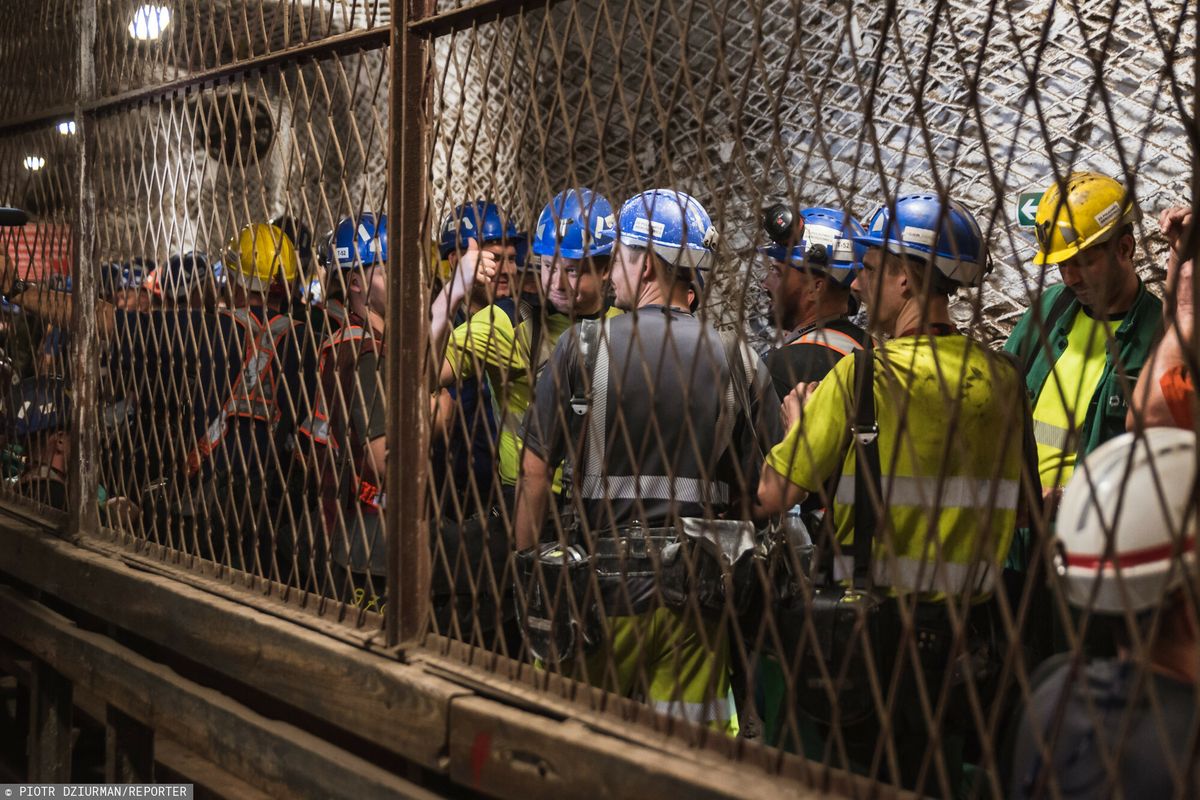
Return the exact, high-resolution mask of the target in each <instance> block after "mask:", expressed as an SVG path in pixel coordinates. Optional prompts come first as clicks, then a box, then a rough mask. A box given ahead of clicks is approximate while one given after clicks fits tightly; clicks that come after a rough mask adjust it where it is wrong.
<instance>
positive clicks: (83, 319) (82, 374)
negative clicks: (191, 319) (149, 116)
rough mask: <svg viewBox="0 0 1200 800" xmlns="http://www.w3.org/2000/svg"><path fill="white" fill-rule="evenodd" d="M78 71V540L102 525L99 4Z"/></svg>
mask: <svg viewBox="0 0 1200 800" xmlns="http://www.w3.org/2000/svg"><path fill="white" fill-rule="evenodd" d="M76 20H77V24H78V25H79V73H78V76H77V79H78V84H77V86H76V92H75V133H76V136H75V147H76V158H77V161H76V168H77V169H78V171H79V173H78V184H77V188H78V191H79V197H78V203H77V205H76V219H75V226H74V230H75V261H74V264H73V265H72V267H71V281H72V285H73V287H74V288H73V293H72V297H73V299H74V301H75V302H74V303H73V306H72V309H73V310H72V319H71V366H72V371H71V376H72V387H71V388H72V390H73V391H74V395H75V397H74V400H75V402H74V406H73V412H72V413H73V418H72V421H71V422H72V431H73V446H74V458H72V459H70V460H69V461H68V464H69V466H68V472H67V484H68V486H69V488H70V493H69V496H70V500H69V503H70V505H69V512H70V518H69V520H68V528H67V531H68V533H69V535H70V536H71V537H72V538H77V537H78V536H79V534H80V532H81V531H90V532H95V531H96V530H97V528H98V527H99V509H98V508H97V506H96V486H97V481H98V478H97V464H96V461H97V453H96V446H97V440H96V429H97V427H98V413H97V410H98V408H99V392H98V390H97V387H98V384H99V380H98V376H97V369H96V365H97V364H98V363H99V362H100V357H99V348H98V347H97V342H96V338H97V335H96V285H95V274H96V273H95V270H94V269H93V268H92V266H93V264H94V263H95V225H96V219H95V217H96V198H95V195H94V193H93V192H94V190H93V187H92V164H91V155H92V152H91V148H89V146H88V143H89V140H91V139H92V137H93V132H92V129H91V124H90V123H89V120H88V119H87V118H86V117H85V116H84V111H83V109H84V105H85V104H86V103H90V102H91V101H92V100H93V99H94V98H95V95H96V64H95V45H96V0H79V6H78V14H77V15H76Z"/></svg>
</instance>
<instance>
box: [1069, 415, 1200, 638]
mask: <svg viewBox="0 0 1200 800" xmlns="http://www.w3.org/2000/svg"><path fill="white" fill-rule="evenodd" d="M1195 483H1196V434H1195V433H1193V432H1192V431H1190V430H1181V429H1179V428H1150V429H1149V430H1147V431H1145V433H1144V434H1142V435H1141V436H1138V435H1135V434H1132V433H1125V434H1122V435H1120V436H1118V437H1116V438H1115V439H1111V440H1109V441H1107V442H1105V443H1104V444H1102V445H1101V446H1100V447H1098V448H1096V449H1095V450H1094V451H1093V452H1092V453H1091V454H1090V455H1088V457H1087V458H1086V459H1085V460H1084V461H1083V463H1081V464H1080V465H1078V466H1077V467H1076V469H1075V474H1074V475H1073V476H1072V477H1071V482H1070V483H1069V484H1068V485H1067V489H1066V491H1065V492H1064V493H1063V499H1062V506H1061V507H1060V509H1059V512H1058V520H1057V525H1056V528H1057V531H1056V532H1057V537H1058V555H1057V563H1056V567H1057V570H1058V574H1059V575H1060V577H1061V578H1062V579H1063V581H1064V583H1065V585H1066V591H1067V600H1068V601H1069V602H1070V603H1071V604H1072V605H1074V606H1078V607H1080V608H1090V609H1091V610H1092V611H1095V612H1097V613H1101V614H1124V613H1126V612H1127V611H1128V612H1132V613H1137V612H1141V611H1147V610H1150V609H1152V608H1154V607H1155V606H1158V605H1160V604H1161V603H1162V602H1163V600H1164V599H1165V598H1166V597H1167V595H1168V594H1169V593H1170V592H1171V591H1173V590H1174V589H1175V588H1177V587H1178V586H1179V585H1180V584H1181V583H1182V582H1183V580H1184V578H1185V577H1186V573H1187V569H1188V568H1189V567H1190V565H1191V564H1192V559H1193V549H1194V547H1195V543H1196V529H1197V525H1196V515H1195V513H1194V512H1193V510H1192V506H1193V503H1192V494H1193V491H1194V489H1195Z"/></svg>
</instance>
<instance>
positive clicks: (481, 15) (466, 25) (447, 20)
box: [408, 0, 559, 38]
mask: <svg viewBox="0 0 1200 800" xmlns="http://www.w3.org/2000/svg"><path fill="white" fill-rule="evenodd" d="M558 1H559V0H479V2H477V3H469V4H468V5H465V6H459V7H458V8H453V9H450V10H449V11H442V12H440V13H438V14H434V15H433V16H429V17H423V18H421V19H416V20H413V21H412V22H410V23H408V29H409V30H410V31H412V32H413V33H416V34H419V35H421V36H428V37H430V38H437V37H439V36H446V35H448V34H451V33H456V32H458V31H464V30H469V29H470V28H472V27H474V26H475V25H479V24H481V23H489V22H498V21H499V20H502V19H504V18H505V17H511V16H514V15H516V14H519V13H521V12H522V11H524V10H526V9H528V8H545V9H549V8H550V7H551V6H553V5H555V4H556V3H557V2H558Z"/></svg>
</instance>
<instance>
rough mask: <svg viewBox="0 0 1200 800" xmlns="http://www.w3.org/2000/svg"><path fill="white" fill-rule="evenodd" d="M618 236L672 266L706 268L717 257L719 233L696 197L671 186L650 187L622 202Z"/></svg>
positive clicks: (620, 239)
mask: <svg viewBox="0 0 1200 800" xmlns="http://www.w3.org/2000/svg"><path fill="white" fill-rule="evenodd" d="M617 239H618V241H620V242H621V243H622V244H625V245H629V246H633V247H644V248H647V249H649V250H653V251H654V252H655V253H656V254H657V255H658V256H659V257H660V258H661V259H663V260H664V261H666V262H667V264H669V265H671V266H673V267H682V268H686V269H709V268H711V267H712V265H713V262H714V261H715V259H716V247H717V240H718V236H717V229H716V228H715V227H713V224H712V219H711V218H710V217H709V216H708V212H707V211H705V210H704V206H702V205H700V202H699V201H698V200H696V198H694V197H692V196H691V195H687V194H684V193H683V192H677V191H675V190H674V189H650V190H649V191H645V192H642V193H641V194H638V195H634V196H633V197H631V198H629V199H628V200H626V201H625V202H624V204H622V206H621V213H620V214H619V215H618V218H617Z"/></svg>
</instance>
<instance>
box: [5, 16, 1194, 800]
mask: <svg viewBox="0 0 1200 800" xmlns="http://www.w3.org/2000/svg"><path fill="white" fill-rule="evenodd" d="M396 9H399V10H396V11H394V12H393V9H391V8H388V7H387V4H382V3H361V2H351V1H350V0H329V1H328V2H300V1H299V0H280V1H279V2H268V1H267V0H247V1H246V2H240V1H239V2H198V1H195V2H187V3H184V2H166V0H164V2H162V3H157V4H141V3H114V4H100V5H99V6H98V7H95V6H91V5H90V4H87V3H84V4H82V5H81V6H79V7H78V8H76V7H75V5H74V4H57V5H56V4H31V5H30V8H29V9H27V10H26V11H27V12H28V13H24V14H19V13H17V12H16V11H15V10H14V11H13V12H11V13H10V12H5V13H4V18H3V21H2V23H0V25H2V27H0V45H2V46H3V48H4V53H5V55H4V65H5V66H4V68H3V71H2V74H3V75H4V76H5V80H6V81H8V85H7V86H6V88H5V95H4V96H5V97H6V98H7V99H8V102H7V103H6V104H5V107H6V109H7V111H6V113H5V119H6V120H7V122H5V123H2V124H0V134H2V135H3V139H2V142H0V163H2V164H3V167H2V168H0V186H3V187H4V188H5V190H6V191H5V193H4V195H3V199H5V200H7V201H8V202H10V203H11V204H13V205H18V206H21V207H23V208H24V209H26V210H27V211H28V212H29V213H30V214H31V215H32V221H31V222H30V223H29V224H27V225H25V226H24V227H23V228H10V229H8V230H9V232H8V233H7V234H5V236H6V237H7V238H6V241H7V242H8V244H7V245H6V247H7V254H8V260H7V264H8V267H7V269H6V273H5V281H4V285H3V287H2V288H3V289H4V290H5V291H7V292H8V299H7V300H6V301H5V303H6V304H5V305H4V307H3V309H2V311H3V317H2V319H0V322H2V324H3V332H4V336H5V341H4V349H5V354H6V356H7V359H8V362H7V365H6V367H7V370H8V373H9V375H10V378H11V380H10V381H7V382H6V385H7V384H8V383H9V382H10V383H11V387H12V389H11V391H10V392H9V398H8V400H7V402H8V405H7V407H6V419H7V422H8V425H7V426H6V436H7V442H6V448H5V450H4V463H3V468H4V469H5V470H6V479H7V480H6V484H5V488H4V490H3V495H4V497H5V499H6V500H18V501H20V502H27V503H32V504H34V506H35V507H36V508H37V509H40V510H41V512H43V513H45V512H47V511H52V510H55V509H57V510H58V511H71V512H72V513H73V514H74V515H75V516H76V517H78V518H79V519H81V520H83V521H85V522H86V520H87V519H88V517H89V515H91V514H94V515H95V517H96V518H97V519H98V520H99V524H100V526H102V528H103V530H104V531H105V534H104V535H105V536H108V537H111V538H114V539H116V540H118V541H120V542H123V543H125V544H127V545H128V546H129V547H131V548H134V549H136V550H138V551H141V552H143V553H145V554H150V555H153V556H156V557H158V558H161V559H163V560H165V561H168V562H172V563H177V564H180V565H182V566H184V567H187V568H189V569H193V570H196V571H198V572H200V573H203V574H206V575H209V576H212V577H217V578H220V579H222V580H225V581H228V582H230V583H233V584H236V585H245V586H248V587H252V588H253V589H254V590H256V591H258V592H260V593H263V594H267V595H271V596H273V597H276V598H282V599H284V600H285V601H288V602H290V603H294V604H295V605H296V607H305V608H310V609H315V610H316V611H317V612H318V613H321V614H325V615H328V616H331V617H334V618H337V619H341V620H344V621H346V623H347V624H350V625H356V626H360V627H366V628H367V629H368V630H370V629H374V628H378V627H380V626H385V624H386V630H387V633H388V634H389V636H388V639H389V641H391V642H393V643H394V642H395V641H397V640H398V638H404V639H407V640H411V641H416V642H418V644H419V646H420V647H421V648H423V650H424V652H425V653H427V654H430V656H431V657H440V658H447V657H448V658H451V659H455V660H458V659H461V660H465V661H466V662H468V663H469V664H470V665H472V666H473V667H477V668H481V669H484V670H487V671H488V673H487V674H486V675H485V676H484V679H486V680H494V681H497V682H502V681H518V682H524V683H527V684H530V685H532V686H533V687H535V688H536V689H538V690H541V691H544V692H546V693H548V694H551V695H555V696H557V697H560V698H568V699H573V700H575V701H577V702H579V703H582V704H584V705H585V706H589V707H591V708H593V709H595V710H598V711H603V712H611V713H613V714H617V715H620V716H621V717H623V718H624V719H626V720H627V721H628V722H629V724H636V725H648V726H651V727H653V728H656V729H658V730H661V731H666V732H669V733H670V734H672V735H673V736H675V737H677V739H676V740H677V741H678V742H679V746H681V747H683V746H687V745H688V744H689V743H690V744H697V743H700V744H704V745H705V746H710V747H714V748H717V749H726V750H727V751H728V752H729V754H730V757H731V758H733V759H738V760H743V761H745V762H746V765H745V768H746V769H760V768H764V767H765V768H766V769H768V770H770V771H775V772H781V773H785V774H789V775H798V776H799V777H800V778H801V779H802V780H804V781H806V782H808V783H811V784H813V785H816V786H829V785H831V781H832V780H833V779H834V776H835V775H838V774H840V773H839V772H837V771H840V770H849V771H851V772H855V773H859V774H862V775H865V776H867V778H868V781H869V782H870V783H874V782H878V783H882V784H894V785H899V786H902V787H905V788H910V789H916V790H918V791H919V792H923V793H926V794H931V795H939V796H999V795H1003V794H1008V793H1011V794H1016V795H1021V796H1024V795H1025V794H1029V795H1035V794H1048V795H1051V796H1056V795H1070V794H1072V793H1078V792H1083V793H1086V794H1089V795H1090V794H1093V793H1098V794H1104V793H1111V794H1139V795H1140V794H1146V795H1150V794H1166V793H1173V794H1175V795H1180V796H1186V795H1190V794H1192V793H1193V792H1194V791H1195V789H1196V785H1197V784H1196V776H1195V775H1194V774H1193V772H1192V764H1194V763H1195V761H1196V746H1197V745H1196V743H1197V742H1198V741H1200V735H1198V728H1200V726H1198V724H1197V715H1196V713H1195V709H1196V708H1197V703H1196V700H1195V691H1194V685H1195V683H1196V680H1197V677H1198V676H1197V663H1198V662H1197V657H1196V653H1197V652H1200V650H1198V649H1197V647H1198V645H1200V642H1198V641H1197V630H1198V628H1197V622H1196V618H1197V615H1196V609H1197V604H1196V595H1195V591H1194V590H1195V575H1194V568H1193V566H1192V559H1191V552H1192V549H1193V543H1194V532H1195V516H1194V512H1195V509H1194V506H1195V502H1194V498H1195V492H1194V483H1195V479H1194V476H1195V462H1196V454H1195V446H1194V436H1193V434H1192V433H1191V431H1192V429H1193V427H1194V425H1193V423H1192V419H1193V416H1192V412H1193V411H1194V392H1193V391H1192V390H1191V389H1190V386H1191V376H1192V375H1193V374H1194V373H1193V370H1194V369H1195V367H1196V362H1195V357H1194V356H1195V352H1196V350H1195V345H1194V341H1193V340H1192V336H1193V334H1192V330H1191V302H1190V301H1191V295H1192V285H1191V282H1190V267H1187V266H1181V265H1180V264H1179V263H1178V262H1181V261H1183V262H1186V261H1187V256H1188V254H1190V253H1192V252H1194V251H1195V249H1196V243H1195V242H1194V241H1193V240H1192V237H1191V234H1190V217H1189V216H1187V215H1188V214H1190V208H1191V203H1192V197H1193V196H1194V191H1193V186H1194V183H1195V179H1194V170H1193V169H1192V168H1190V164H1191V163H1192V159H1193V149H1194V141H1195V136H1196V129H1195V123H1194V117H1193V113H1194V109H1195V103H1194V85H1195V82H1194V77H1195V57H1194V45H1195V27H1196V15H1195V9H1194V8H1193V7H1192V6H1190V5H1188V4H1186V3H1178V2H1170V3H1168V2H1161V3H1160V2H1144V3H1132V2H1113V3H1108V4H1098V3H1091V4H1070V5H1062V4H1058V3H1054V2H1024V3H1012V2H1010V3H991V4H975V5H971V4H964V3H958V2H920V3H909V4H882V5H880V4H864V3H841V4H833V5H829V4H823V5H819V4H812V3H755V2H745V1H744V0H728V1H727V2H722V1H721V0H709V1H708V2H701V3H690V2H689V3H682V2H663V3H658V4H645V3H629V2H622V1H621V0H616V1H614V2H605V1H604V0H596V1H592V0H589V1H588V2H565V1H564V2H556V3H546V4H537V5H535V4H512V3H495V2H489V1H488V0H484V1H483V2H479V3H477V4H474V5H444V4H439V5H438V6H437V7H436V8H435V7H432V6H431V5H427V4H396ZM393 14H394V16H393ZM93 25H94V30H95V41H94V45H93V44H92V43H91V41H90V39H89V36H88V34H89V31H90V30H91V29H92V27H93ZM76 43H78V45H79V46H74V45H75V44H76ZM31 53H37V54H38V55H39V56H40V57H42V58H44V59H46V60H47V61H49V62H50V66H48V67H47V68H46V69H41V70H34V69H31V68H29V67H27V66H25V64H26V63H27V62H28V60H29V59H30V58H33V56H32V55H31ZM389 193H390V194H389ZM389 199H390V202H391V209H390V210H391V211H392V212H393V213H392V214H391V215H390V217H391V219H390V220H389V218H388V217H389V214H388V212H389ZM1172 208H1174V209H1175V211H1171V212H1168V213H1166V214H1165V215H1164V216H1162V218H1161V219H1160V218H1159V215H1160V213H1162V212H1164V211H1167V210H1168V209H1172ZM1139 210H1140V213H1139ZM0 221H2V220H0ZM389 221H390V223H391V224H390V225H389V224H388V223H389ZM389 232H390V234H391V235H390V236H389ZM76 255H77V256H78V259H77V262H76V261H75V259H76ZM73 262H75V263H76V266H75V267H74V269H73V270H72V269H70V268H69V266H70V265H71V264H72V263H73ZM1168 263H1170V264H1171V268H1170V270H1169V273H1170V275H1169V276H1168ZM1164 277H1169V278H1170V280H1169V281H1168V283H1169V284H1170V285H1169V286H1167V285H1164ZM69 278H73V279H74V282H75V285H74V286H72V284H71V282H70V281H69V280H68V279H69ZM1060 284H1061V286H1060ZM1164 290H1165V291H1164ZM1164 295H1165V304H1164V301H1163V300H1162V299H1160V298H1163V297H1164ZM1164 331H1165V333H1164ZM1160 337H1161V340H1162V343H1161V344H1158V342H1159V339H1160ZM1127 430H1128V431H1129V432H1130V433H1126V431H1127ZM389 495H390V496H391V503H390V504H389V502H388V498H389ZM389 509H390V513H389ZM389 543H390V545H391V546H389ZM389 598H390V600H391V602H390V604H389ZM589 686H590V687H594V688H595V689H598V690H602V691H586V690H585V687H589ZM735 737H736V740H735ZM734 741H737V742H738V743H739V744H738V746H733V747H728V748H723V744H724V743H727V742H734ZM760 745H761V747H760ZM839 785H841V786H851V787H859V788H860V789H861V790H862V791H864V792H868V791H869V789H868V788H867V786H868V785H870V784H869V783H861V784H855V783H848V784H847V783H840V784H839ZM1080 787H1083V788H1080Z"/></svg>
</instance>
